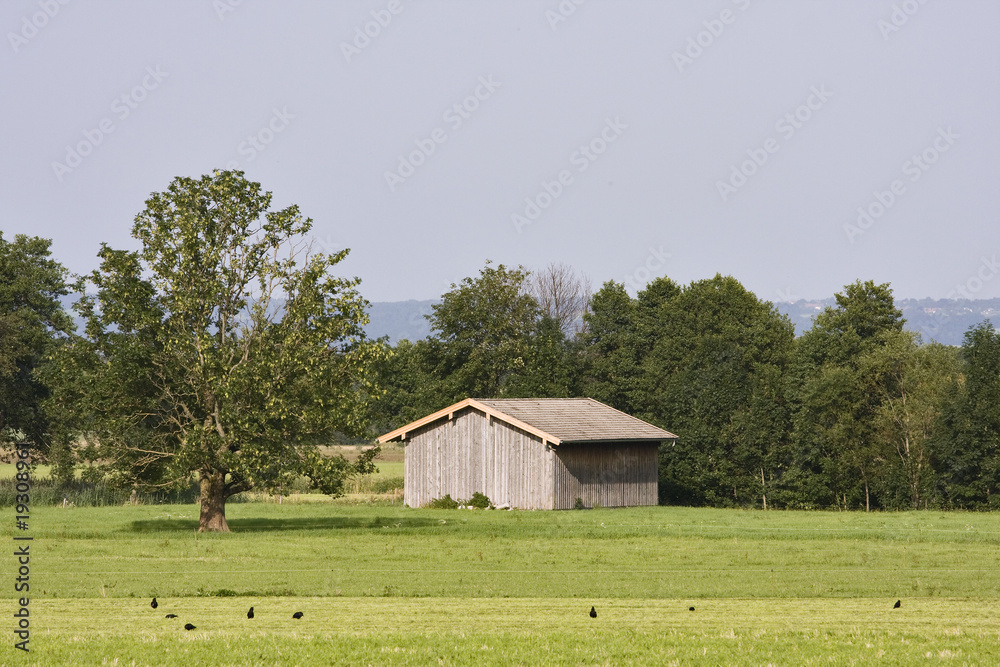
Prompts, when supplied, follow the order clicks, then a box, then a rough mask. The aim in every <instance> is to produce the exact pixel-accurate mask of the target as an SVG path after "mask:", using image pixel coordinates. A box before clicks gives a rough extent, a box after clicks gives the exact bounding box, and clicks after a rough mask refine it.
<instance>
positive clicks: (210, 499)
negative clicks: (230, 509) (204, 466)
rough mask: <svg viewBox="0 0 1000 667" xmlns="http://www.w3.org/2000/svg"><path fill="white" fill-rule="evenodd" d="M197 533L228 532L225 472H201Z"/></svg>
mask: <svg viewBox="0 0 1000 667" xmlns="http://www.w3.org/2000/svg"><path fill="white" fill-rule="evenodd" d="M198 532H199V533H228V532H229V524H228V523H226V474H225V473H223V472H218V471H212V472H209V473H206V472H203V473H201V518H200V519H199V520H198Z"/></svg>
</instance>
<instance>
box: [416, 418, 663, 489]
mask: <svg viewBox="0 0 1000 667" xmlns="http://www.w3.org/2000/svg"><path fill="white" fill-rule="evenodd" d="M555 466H556V461H555V454H554V453H553V451H552V450H551V449H550V448H548V447H546V446H545V445H544V444H543V443H542V441H541V439H540V438H538V437H537V436H534V435H532V434H530V433H526V432H525V431H522V430H521V429H519V428H516V427H514V426H511V425H509V424H506V423H504V422H500V421H496V420H493V419H489V418H488V417H487V416H486V415H484V414H483V413H481V412H479V411H477V410H474V409H472V408H466V409H463V410H461V411H459V412H457V413H455V415H454V417H453V418H452V419H450V420H446V419H441V420H439V421H437V422H434V423H432V424H427V425H426V426H423V427H422V428H420V429H418V430H416V431H413V432H412V433H411V434H410V435H409V437H408V438H407V440H406V455H405V459H404V475H405V484H404V490H403V501H404V502H405V503H406V504H407V505H409V506H410V507H421V506H422V505H425V504H427V503H428V502H430V501H431V500H434V499H435V498H441V497H443V496H444V495H445V494H450V495H451V497H452V498H455V499H468V498H471V497H472V494H473V493H475V492H476V491H479V492H481V493H484V494H486V495H487V496H488V497H489V499H490V500H491V501H493V503H494V504H496V505H502V504H504V503H508V504H510V505H511V507H517V508H520V509H553V507H554V504H553V500H554V494H553V481H552V480H553V473H554V469H555ZM654 496H655V490H654Z"/></svg>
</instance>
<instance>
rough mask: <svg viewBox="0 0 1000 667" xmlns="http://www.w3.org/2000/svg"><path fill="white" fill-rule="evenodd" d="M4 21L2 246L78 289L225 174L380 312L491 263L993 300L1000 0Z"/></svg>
mask: <svg viewBox="0 0 1000 667" xmlns="http://www.w3.org/2000/svg"><path fill="white" fill-rule="evenodd" d="M560 7H562V11H563V13H564V14H565V15H563V14H560ZM571 9H572V10H573V11H572V12H570V11H569V10H571ZM563 19H565V20H563ZM0 26H2V28H3V32H4V44H3V45H2V46H0V51H2V55H0V90H2V91H3V98H4V102H3V104H2V106H0V120H2V122H0V132H2V133H3V141H2V146H3V159H2V172H0V229H2V230H3V232H4V233H5V235H12V234H14V233H22V232H23V233H29V234H34V235H40V236H45V237H50V238H53V239H54V246H53V247H54V252H55V254H56V256H57V258H58V259H60V260H61V261H62V262H63V263H64V264H66V265H67V266H68V267H69V268H70V269H71V270H73V271H76V272H81V271H89V270H91V269H93V268H95V267H96V252H97V250H98V247H99V245H100V242H101V241H106V242H108V243H110V244H111V245H112V246H114V247H134V245H133V242H132V240H131V239H130V236H129V232H130V229H131V225H132V219H133V218H134V216H135V215H136V213H138V212H139V211H140V210H141V209H142V208H143V202H144V201H145V199H146V197H148V195H149V193H151V192H154V191H161V190H164V189H166V187H167V186H168V184H169V183H170V181H171V180H172V179H173V178H174V177H175V176H180V175H183V176H192V177H196V176H199V175H201V174H204V173H209V172H211V170H212V169H214V168H223V167H226V166H227V165H237V166H238V167H239V168H241V169H244V170H245V171H246V173H247V175H248V176H249V177H250V178H252V179H254V180H257V181H259V182H261V183H262V184H263V185H264V187H265V188H266V189H268V190H271V191H272V192H273V193H274V195H275V202H276V204H277V205H279V206H283V205H287V204H289V203H297V204H299V205H300V207H301V208H302V211H303V213H304V214H306V215H308V216H309V217H311V218H313V220H314V222H315V228H314V232H315V236H316V238H317V240H318V241H319V242H320V243H321V244H326V246H327V247H330V248H340V247H345V246H347V247H350V248H351V249H352V252H351V256H350V258H349V259H348V260H347V261H346V262H345V263H344V264H343V265H342V267H343V270H344V273H346V274H348V275H357V276H359V277H360V278H361V279H362V285H361V292H362V294H363V295H364V296H365V297H366V298H368V299H369V300H371V301H391V300H403V299H410V298H413V299H428V298H435V297H437V296H439V295H440V294H441V293H442V292H443V291H445V290H446V289H447V287H448V285H449V284H450V283H451V282H454V281H458V280H460V279H461V278H463V277H464V276H468V275H474V274H475V273H476V272H477V271H478V269H479V268H480V267H482V265H483V262H484V260H485V259H486V258H491V259H493V260H494V261H496V262H503V263H506V264H513V265H517V264H523V265H525V266H527V267H529V268H537V267H542V266H544V265H546V264H548V263H549V262H564V263H567V264H570V265H572V266H573V267H575V268H577V269H578V270H580V271H582V272H584V273H586V274H587V275H588V276H589V277H590V278H591V280H592V282H593V283H594V284H595V286H599V285H600V284H601V283H603V282H604V281H605V280H608V279H614V280H617V281H619V282H622V281H626V282H627V283H628V284H629V286H630V287H632V288H633V289H634V288H635V287H639V286H641V285H642V284H643V283H644V281H645V280H646V279H648V278H649V277H655V276H658V275H669V276H670V277H672V278H674V279H675V280H678V281H680V282H685V283H686V282H689V281H691V280H696V279H699V278H706V277H711V276H712V275H714V274H715V273H716V272H720V273H723V274H731V275H733V276H735V277H736V278H737V279H739V280H740V281H742V282H743V284H744V285H746V286H747V287H748V288H749V289H751V290H753V291H754V292H756V293H757V294H758V295H759V296H761V297H762V298H765V299H769V300H774V301H779V300H788V299H794V298H799V297H806V298H824V297H829V296H831V295H832V294H833V293H834V292H835V291H837V290H838V289H839V288H840V287H841V286H843V285H844V284H846V283H849V282H852V281H854V280H855V279H858V278H861V279H869V278H871V279H874V280H877V281H879V282H886V281H887V282H890V283H891V284H892V286H893V288H894V290H895V292H896V295H897V296H898V297H934V298H941V297H946V296H949V295H951V296H958V295H959V294H958V288H959V287H961V288H962V289H964V290H965V292H966V293H967V295H969V296H973V297H976V298H992V297H998V296H1000V266H998V265H997V259H998V255H1000V225H998V224H997V222H998V220H997V213H998V211H1000V206H998V203H1000V188H998V187H997V185H996V183H997V177H998V175H1000V166H998V165H1000V160H998V153H1000V122H998V119H1000V40H998V39H997V38H996V30H997V27H998V26H1000V3H998V2H995V1H992V0H948V1H947V2H925V3H923V4H921V3H919V2H918V1H917V0H906V1H901V0H855V1H845V0H828V1H825V2H806V1H802V0H794V1H793V0H750V1H749V2H748V1H747V0H736V1H733V0H712V1H704V2H662V1H656V2H653V1H638V0H634V1H632V0H589V1H588V2H585V3H583V4H582V5H579V6H577V5H575V4H574V2H573V0H563V1H562V2H560V1H559V0H539V1H537V2H527V1H520V2H518V1H504V2H485V1H482V2H478V1H472V0H465V1H462V2H431V1H427V0H423V1H413V2H407V1H406V0H398V2H390V1H389V0H374V1H365V2H361V1H343V2H318V1H314V2H296V1H294V0H291V1H289V0H284V1H282V2H277V1H268V0H246V1H244V2H242V3H237V2H235V1H234V0H215V1H213V0H183V1H178V0H169V1H168V0H159V1H155V0H154V1H150V2H87V1H85V0H73V1H72V2H68V3H67V4H65V5H63V4H61V3H60V2H59V1H58V0H8V1H6V2H4V3H2V5H0ZM366 29H367V31H368V33H369V34H370V35H373V36H364V32H365V30H366ZM359 35H361V37H359ZM366 40H367V41H366ZM699 42H700V45H699ZM68 152H69V154H68ZM80 153H86V154H85V155H80ZM74 155H77V156H76V157H74ZM914 156H916V158H917V159H916V160H914ZM401 160H403V162H404V163H403V164H401ZM734 168H735V169H736V173H735V174H734V173H733V170H734ZM741 170H742V173H740V172H741ZM387 174H389V176H387ZM720 184H724V185H720ZM526 200H527V201H526ZM880 200H881V201H880ZM533 206H536V207H538V208H537V210H536V209H535V208H533ZM859 207H860V208H862V209H868V210H869V211H870V213H869V215H871V218H870V219H865V218H862V220H861V221H860V223H859V221H858V218H859V211H858V209H859ZM513 216H520V217H513ZM532 218H533V219H532Z"/></svg>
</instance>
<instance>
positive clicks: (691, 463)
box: [634, 275, 794, 506]
mask: <svg viewBox="0 0 1000 667" xmlns="http://www.w3.org/2000/svg"><path fill="white" fill-rule="evenodd" d="M638 303H639V310H638V312H639V313H640V325H639V331H640V336H641V338H643V339H644V340H646V341H648V346H649V353H648V354H647V355H646V356H645V358H644V359H643V361H642V379H641V381H640V382H639V384H638V390H637V391H636V392H635V394H634V395H635V398H634V403H635V406H636V409H637V413H638V415H639V416H642V417H644V418H646V419H648V420H649V421H651V422H652V423H654V424H658V425H660V426H663V427H664V428H667V429H669V430H670V431H672V432H673V433H675V434H677V435H678V436H679V438H678V441H677V442H676V443H670V444H669V445H665V446H664V447H663V450H662V455H661V457H660V460H661V466H660V484H661V488H660V494H661V498H662V499H663V500H664V501H666V502H670V503H683V504H713V505H751V506H752V505H759V504H762V496H763V495H764V494H766V493H767V492H769V491H770V488H769V486H770V485H771V484H772V483H773V481H774V480H775V479H776V478H778V477H780V475H781V470H780V463H781V455H782V451H783V447H784V444H785V441H784V434H785V433H786V428H787V427H786V423H787V414H786V411H785V407H784V401H783V396H782V391H781V389H782V385H781V381H782V377H783V372H784V368H785V364H786V361H787V357H788V354H789V352H790V349H791V345H792V340H793V336H794V333H793V329H792V325H791V323H790V322H789V321H788V319H787V318H785V317H783V316H782V315H780V314H779V313H778V312H777V311H776V310H775V308H774V306H773V305H771V304H770V303H767V302H762V301H760V300H758V299H757V297H755V296H754V295H753V294H752V293H750V292H748V291H747V290H746V289H745V288H744V287H743V286H742V285H741V284H740V283H739V282H738V281H737V280H735V279H734V278H732V277H723V276H718V275H717V276H715V277H714V278H712V279H710V280H702V281H696V282H693V283H691V284H690V285H689V286H686V287H684V288H678V287H676V286H675V285H673V284H668V283H663V282H661V283H659V284H653V285H651V286H650V289H649V290H648V291H647V292H643V293H640V295H639V299H638ZM762 474H764V475H765V480H766V481H767V482H768V486H762V479H761V475H762Z"/></svg>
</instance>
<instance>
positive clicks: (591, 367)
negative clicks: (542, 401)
mask: <svg viewBox="0 0 1000 667" xmlns="http://www.w3.org/2000/svg"><path fill="white" fill-rule="evenodd" d="M635 309H636V307H635V302H634V301H633V300H632V298H631V297H630V296H629V295H628V293H627V292H626V291H625V286H624V285H622V284H619V283H616V282H613V281H608V282H606V283H605V284H604V286H603V287H601V289H600V290H598V291H597V292H596V293H595V294H594V296H593V297H592V298H591V301H590V310H589V311H588V312H587V313H586V314H585V315H584V322H585V323H586V330H585V332H584V333H583V336H582V339H583V342H584V353H583V359H584V370H583V380H582V386H581V389H582V392H583V395H585V396H589V397H591V398H595V399H597V400H598V401H601V402H602V403H606V404H608V405H610V406H611V407H613V408H617V409H618V410H621V411H623V412H627V413H630V414H631V413H634V409H633V405H632V395H633V393H634V392H635V385H636V383H637V382H638V377H639V362H640V359H641V350H640V349H639V347H638V334H637V332H636V316H635Z"/></svg>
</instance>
